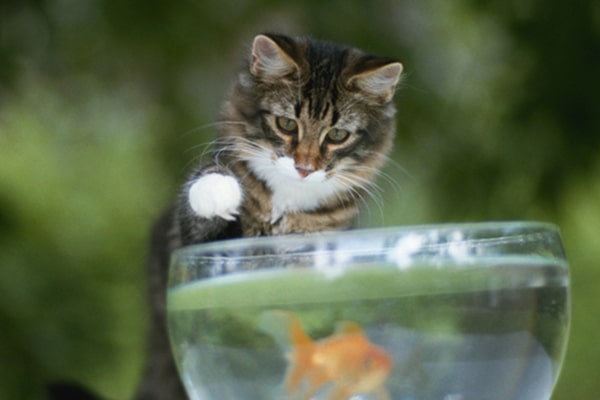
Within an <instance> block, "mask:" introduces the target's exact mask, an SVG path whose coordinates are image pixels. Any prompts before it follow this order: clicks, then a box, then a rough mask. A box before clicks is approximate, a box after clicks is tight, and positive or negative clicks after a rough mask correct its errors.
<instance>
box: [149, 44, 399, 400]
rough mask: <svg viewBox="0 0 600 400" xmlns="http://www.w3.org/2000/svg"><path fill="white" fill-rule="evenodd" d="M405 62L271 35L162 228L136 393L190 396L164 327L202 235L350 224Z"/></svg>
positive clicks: (379, 153) (371, 174)
mask: <svg viewBox="0 0 600 400" xmlns="http://www.w3.org/2000/svg"><path fill="white" fill-rule="evenodd" d="M401 72H402V65H401V64H400V63H399V62H396V61H394V60H391V59H389V58H382V57H376V56H372V55H368V54H365V53H363V52H362V51H360V50H358V49H354V48H350V47H346V46H341V45H337V44H332V43H329V42H323V41H317V40H313V39H310V38H306V37H288V36H284V35H275V34H265V35H258V36H256V37H255V38H254V41H253V44H252V51H251V56H250V58H249V60H248V62H247V64H246V66H245V68H243V70H242V71H241V72H240V74H239V76H238V79H237V81H236V82H235V84H234V86H233V88H232V90H231V91H230V93H229V95H228V96H227V98H226V100H225V102H224V104H223V106H222V110H221V115H220V122H219V123H217V127H218V135H217V140H216V142H215V149H214V152H213V154H212V157H211V158H210V159H209V160H207V161H206V162H205V163H203V164H202V165H200V166H198V167H197V168H196V169H195V170H194V171H193V173H192V174H191V176H190V177H189V180H188V181H187V183H186V184H185V185H184V186H183V189H182V191H181V193H180V195H179V197H178V199H177V201H176V204H175V205H174V207H173V208H172V209H171V210H170V211H169V212H167V213H166V214H165V215H163V217H162V218H161V219H160V221H159V222H158V223H157V224H156V226H155V228H154V230H153V236H152V245H151V254H150V263H149V266H150V271H149V277H150V293H151V304H152V310H153V313H152V321H151V324H152V326H151V329H150V330H151V335H150V342H149V354H148V359H147V364H146V369H145V371H144V377H143V381H142V384H141V386H140V389H139V391H138V394H137V399H143V400H149V399H165V400H166V399H169V400H174V399H175V400H176V399H185V398H186V396H185V394H184V391H183V388H182V386H181V384H180V382H179V379H178V376H177V373H176V370H175V366H174V364H173V360H172V358H171V354H170V350H169V342H168V337H167V331H166V327H165V295H166V293H165V287H166V278H167V266H168V257H169V254H170V252H171V251H173V250H174V249H176V248H178V247H181V246H185V245H189V244H192V243H199V242H207V241H214V240H222V239H229V238H237V237H242V236H264V235H280V234H287V233H304V232H317V231H325V230H337V229H346V228H350V227H351V226H352V224H353V222H354V220H355V218H356V217H357V215H358V212H359V206H360V205H361V203H363V202H364V199H365V197H366V196H367V195H368V193H369V190H370V187H371V185H372V183H373V181H374V178H375V176H376V175H377V174H378V172H379V170H380V168H381V166H382V165H383V164H384V162H385V160H386V158H387V153H388V152H389V151H390V149H391V147H392V140H393V137H394V131H395V116H394V114H395V107H394V104H393V103H392V99H393V96H394V92H395V88H396V85H397V84H398V81H399V79H400V74H401Z"/></svg>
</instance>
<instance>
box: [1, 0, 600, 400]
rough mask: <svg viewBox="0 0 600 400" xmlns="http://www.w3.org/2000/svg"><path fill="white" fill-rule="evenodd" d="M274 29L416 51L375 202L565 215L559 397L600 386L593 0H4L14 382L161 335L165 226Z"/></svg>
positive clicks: (597, 57)
mask: <svg viewBox="0 0 600 400" xmlns="http://www.w3.org/2000/svg"><path fill="white" fill-rule="evenodd" d="M261 31H283V32H290V33H300V34H310V35H313V36H315V37H319V38H324V39H328V40H332V41H338V42H345V43H348V44H352V45H356V46H358V47H361V48H364V49H367V50H369V51H371V52H374V53H380V54H384V55H388V56H393V57H397V58H398V59H400V60H401V61H402V62H403V63H404V65H405V71H406V75H405V79H404V83H403V85H402V88H401V89H400V91H399V94H398V97H397V101H398V105H399V113H398V117H399V118H398V138H397V141H396V147H395V151H394V154H393V156H392V159H393V163H392V164H391V165H390V167H389V168H388V169H387V171H386V172H387V176H388V178H389V179H384V180H382V181H381V186H382V191H381V196H380V199H379V203H382V204H378V202H377V201H374V202H373V207H372V209H371V210H370V211H369V212H367V213H366V214H365V223H367V224H371V225H381V224H386V225H395V224H408V223H428V222H449V221H472V220H500V219H540V220H546V221H550V222H555V223H557V224H559V225H560V226H561V228H562V231H563V237H564V241H565V245H566V248H567V252H568V255H569V258H570V263H571V268H572V278H573V297H572V302H573V312H574V314H573V325H572V335H571V343H570V347H569V350H568V353H567V359H566V363H565V367H564V370H563V374H562V377H561V380H560V382H559V385H558V387H557V391H556V394H555V396H554V399H572V398H583V399H588V398H595V397H596V396H597V393H598V391H599V390H600V382H598V380H597V379H595V372H594V371H596V369H597V366H598V365H600V350H599V349H598V346H596V345H594V342H593V341H594V339H593V337H594V334H593V332H597V331H598V330H600V319H598V318H597V316H595V309H596V307H597V300H596V296H595V286H596V285H597V282H598V281H599V279H600V272H598V271H600V270H598V269H597V268H595V262H597V260H598V259H599V258H600V239H599V235H598V233H600V232H599V228H598V227H599V226H600V154H599V152H600V134H599V133H600V120H599V119H600V114H599V113H598V112H597V110H598V109H599V107H600V79H599V77H598V71H600V65H599V64H600V3H598V2H597V1H593V0H574V1H572V2H569V3H568V4H566V3H564V2H558V1H541V0H525V1H516V0H514V1H504V0H489V1H483V0H460V1H452V2H442V1H434V0H426V1H423V0H398V1H393V0H389V1H383V0H379V1H372V2H368V3H366V2H362V1H358V0H344V1H342V0H333V1H326V2H325V1H316V0H310V1H305V2H301V3H294V2H278V1H273V0H271V1H269V0H259V1H249V0H222V1H220V2H218V4H216V3H213V2H208V1H200V0H186V1H183V2H171V3H169V2H164V1H157V0H145V1H142V0H129V1H126V2H123V1H118V0H105V1H101V0H87V1H77V0H29V1H16V0H5V1H3V2H2V4H1V5H0V360H1V361H0V362H1V364H0V398H11V399H12V398H19V399H21V398H22V399H40V398H43V395H42V388H43V385H44V384H45V383H46V382H48V381H50V380H58V379H65V380H74V381H79V382H82V383H84V384H85V385H87V386H89V387H92V388H94V389H95V390H97V391H98V392H100V393H102V394H103V395H104V396H106V397H108V398H115V399H121V398H127V397H128V396H129V395H130V393H131V392H132V390H133V388H134V386H135V380H136V378H137V375H138V373H139V369H140V366H141V360H142V357H143V345H142V342H143V330H144V326H145V309H144V301H145V293H144V275H143V264H144V258H145V252H146V248H145V246H146V236H147V231H148V228H149V226H150V224H151V222H152V220H153V218H154V217H155V216H156V215H157V214H158V213H159V210H160V209H161V208H162V207H163V206H164V205H165V204H166V203H167V201H168V199H169V197H170V196H171V195H172V194H173V193H174V191H175V190H176V186H177V184H178V183H180V182H181V179H182V178H183V177H184V176H185V171H186V169H187V168H188V167H189V165H190V163H192V162H193V161H194V159H196V158H197V157H198V156H199V155H200V154H201V153H202V146H203V144H204V143H206V142H209V141H210V140H211V138H212V135H213V131H212V129H211V127H210V123H211V122H212V121H214V118H215V115H216V113H217V110H218V106H219V102H220V101H221V99H222V98H223V96H224V93H225V91H226V90H227V87H228V85H229V82H230V81H231V80H232V78H233V73H234V71H235V70H236V69H237V67H238V66H239V65H240V59H241V57H242V55H243V54H245V52H246V51H247V48H248V43H249V42H250V40H251V38H252V36H253V35H254V34H255V33H258V32H261ZM390 181H393V182H392V183H390ZM384 216H385V218H384Z"/></svg>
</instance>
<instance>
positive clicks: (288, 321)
mask: <svg viewBox="0 0 600 400" xmlns="http://www.w3.org/2000/svg"><path fill="white" fill-rule="evenodd" d="M258 329H260V330H261V331H263V332H264V333H266V334H268V335H269V336H271V337H272V338H273V339H274V340H275V342H276V343H277V345H279V346H280V347H282V348H283V349H285V350H289V349H290V348H293V347H295V346H298V345H299V346H306V345H310V344H312V343H313V341H312V339H311V338H310V337H309V336H308V335H307V334H306V333H305V332H304V330H303V329H302V323H301V322H300V319H299V318H298V317H297V316H296V315H295V314H293V313H291V312H289V311H284V310H267V311H263V312H262V313H261V314H260V316H259V319H258Z"/></svg>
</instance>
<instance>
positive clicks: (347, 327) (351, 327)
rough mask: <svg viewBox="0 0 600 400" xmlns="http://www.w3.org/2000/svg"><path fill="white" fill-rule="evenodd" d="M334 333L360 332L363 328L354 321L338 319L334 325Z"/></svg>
mask: <svg viewBox="0 0 600 400" xmlns="http://www.w3.org/2000/svg"><path fill="white" fill-rule="evenodd" d="M335 333H337V334H340V333H342V334H362V333H363V330H362V328H361V326H360V325H359V324H358V323H356V322H354V321H340V322H338V323H337V324H336V326H335Z"/></svg>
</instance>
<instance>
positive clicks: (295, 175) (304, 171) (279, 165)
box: [274, 156, 327, 183]
mask: <svg viewBox="0 0 600 400" xmlns="http://www.w3.org/2000/svg"><path fill="white" fill-rule="evenodd" d="M274 164H275V169H276V172H277V173H279V174H282V175H284V176H286V177H288V178H291V179H295V180H297V181H300V182H306V183H321V182H324V181H326V180H327V174H326V173H325V171H323V170H317V169H315V168H314V167H312V166H309V165H297V164H296V162H295V161H294V160H293V159H292V158H290V157H285V156H284V157H279V158H277V159H276V160H275V163H274Z"/></svg>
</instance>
